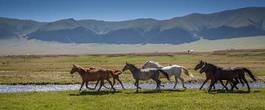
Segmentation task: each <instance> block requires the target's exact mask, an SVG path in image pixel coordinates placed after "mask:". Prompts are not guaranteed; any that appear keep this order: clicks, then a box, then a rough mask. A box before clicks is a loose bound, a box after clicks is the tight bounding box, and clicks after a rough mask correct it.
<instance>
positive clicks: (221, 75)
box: [200, 63, 256, 92]
mask: <svg viewBox="0 0 265 110" xmlns="http://www.w3.org/2000/svg"><path fill="white" fill-rule="evenodd" d="M243 71H244V72H243ZM201 72H210V73H212V74H213V75H214V78H213V79H211V85H210V87H209V89H208V92H210V91H211V88H212V86H213V85H214V84H215V83H216V82H217V80H227V81H229V82H231V83H232V87H231V91H233V88H234V87H235V86H236V85H237V84H238V83H239V81H238V79H240V80H243V81H244V82H245V83H246V85H247V87H248V92H250V87H249V85H248V82H247V80H246V78H245V74H244V73H245V72H247V73H248V74H249V76H250V77H251V78H252V79H253V80H254V81H256V79H255V77H254V75H253V74H252V73H251V72H250V70H248V69H247V70H246V68H239V67H236V68H231V67H230V68H221V67H218V66H216V65H214V64H210V63H205V65H204V67H203V68H201V70H200V73H201ZM221 84H222V85H223V86H224V87H225V88H226V86H225V85H224V84H223V83H222V81H221ZM226 90H228V89H227V88H226Z"/></svg>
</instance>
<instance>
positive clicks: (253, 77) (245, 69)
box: [242, 68, 256, 81]
mask: <svg viewBox="0 0 265 110" xmlns="http://www.w3.org/2000/svg"><path fill="white" fill-rule="evenodd" d="M242 69H243V70H244V71H245V72H247V73H248V75H249V76H250V78H251V79H253V81H256V78H255V76H254V75H253V74H252V72H251V71H250V70H249V69H247V68H242Z"/></svg>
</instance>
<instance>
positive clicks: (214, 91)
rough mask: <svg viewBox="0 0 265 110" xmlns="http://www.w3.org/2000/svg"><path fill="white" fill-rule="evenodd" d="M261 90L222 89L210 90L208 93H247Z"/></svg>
mask: <svg viewBox="0 0 265 110" xmlns="http://www.w3.org/2000/svg"><path fill="white" fill-rule="evenodd" d="M259 92H261V91H259V90H254V91H246V90H234V91H230V90H229V91H226V90H224V89H218V90H212V92H210V94H219V93H220V94H249V93H259Z"/></svg>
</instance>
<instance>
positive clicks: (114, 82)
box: [112, 77, 117, 86]
mask: <svg viewBox="0 0 265 110" xmlns="http://www.w3.org/2000/svg"><path fill="white" fill-rule="evenodd" d="M112 79H113V86H114V85H115V84H116V81H115V79H117V78H114V77H113V78H112Z"/></svg>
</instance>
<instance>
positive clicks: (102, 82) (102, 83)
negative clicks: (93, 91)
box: [98, 80, 104, 92]
mask: <svg viewBox="0 0 265 110" xmlns="http://www.w3.org/2000/svg"><path fill="white" fill-rule="evenodd" d="M103 85H104V80H100V86H99V88H98V92H99V91H100V89H101V87H102V86H103Z"/></svg>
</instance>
